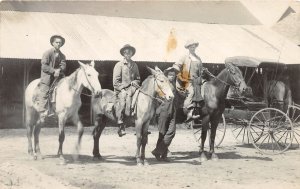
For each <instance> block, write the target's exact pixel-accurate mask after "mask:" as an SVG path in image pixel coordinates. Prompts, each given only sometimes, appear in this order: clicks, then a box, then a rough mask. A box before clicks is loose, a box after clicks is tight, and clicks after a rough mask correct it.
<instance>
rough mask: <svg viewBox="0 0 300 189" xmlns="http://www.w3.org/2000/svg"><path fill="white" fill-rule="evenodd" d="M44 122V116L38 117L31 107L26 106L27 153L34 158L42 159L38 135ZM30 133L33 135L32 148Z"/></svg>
mask: <svg viewBox="0 0 300 189" xmlns="http://www.w3.org/2000/svg"><path fill="white" fill-rule="evenodd" d="M44 122H45V117H40V118H39V119H38V115H37V112H36V111H35V110H34V109H32V108H27V111H26V129H27V139H28V154H29V155H30V157H32V158H34V159H35V160H36V159H38V158H39V159H43V157H42V155H41V151H40V146H39V135H40V131H41V127H42V125H43V124H44ZM32 134H33V135H34V150H33V148H32Z"/></svg>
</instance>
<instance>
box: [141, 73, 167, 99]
mask: <svg viewBox="0 0 300 189" xmlns="http://www.w3.org/2000/svg"><path fill="white" fill-rule="evenodd" d="M155 84H156V85H157V87H158V88H159V90H160V91H161V92H162V93H163V94H164V95H166V94H165V92H164V91H163V90H162V89H161V88H160V87H159V85H158V84H157V81H156V78H154V89H155ZM139 91H140V92H141V93H143V94H144V95H146V96H148V97H150V98H152V99H153V100H157V101H158V102H160V103H163V102H164V101H163V100H162V99H160V98H157V97H154V96H152V95H150V94H147V93H146V92H144V91H142V90H141V89H140V90H139Z"/></svg>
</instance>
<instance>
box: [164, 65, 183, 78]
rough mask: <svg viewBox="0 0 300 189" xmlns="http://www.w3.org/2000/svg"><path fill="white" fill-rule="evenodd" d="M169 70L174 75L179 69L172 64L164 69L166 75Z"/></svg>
mask: <svg viewBox="0 0 300 189" xmlns="http://www.w3.org/2000/svg"><path fill="white" fill-rule="evenodd" d="M169 72H174V73H175V75H177V74H178V72H179V71H178V70H177V69H175V68H174V67H173V66H172V67H169V68H167V69H165V70H164V74H165V76H167V75H168V73H169Z"/></svg>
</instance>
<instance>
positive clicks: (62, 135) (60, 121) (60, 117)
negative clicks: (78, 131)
mask: <svg viewBox="0 0 300 189" xmlns="http://www.w3.org/2000/svg"><path fill="white" fill-rule="evenodd" d="M65 123H66V115H65V113H60V114H59V115H58V132H59V135H58V142H59V147H58V152H57V155H58V157H59V159H60V161H61V162H60V163H61V164H66V161H65V158H64V156H63V152H62V147H63V143H64V140H65V131H64V129H65V128H64V127H65Z"/></svg>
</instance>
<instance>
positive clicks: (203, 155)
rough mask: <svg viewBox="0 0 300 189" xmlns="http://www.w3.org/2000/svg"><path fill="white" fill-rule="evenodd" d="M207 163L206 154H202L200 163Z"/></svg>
mask: <svg viewBox="0 0 300 189" xmlns="http://www.w3.org/2000/svg"><path fill="white" fill-rule="evenodd" d="M205 161H207V157H206V155H205V154H204V153H202V154H201V156H200V162H205Z"/></svg>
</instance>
